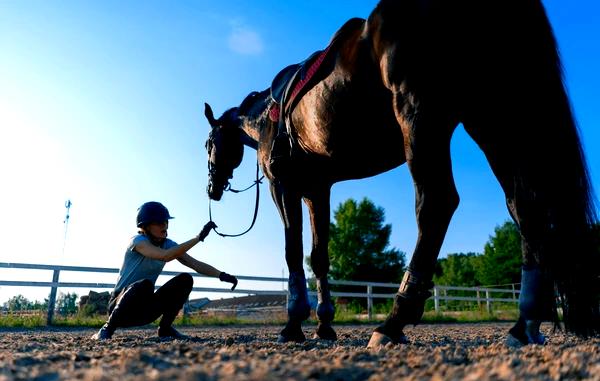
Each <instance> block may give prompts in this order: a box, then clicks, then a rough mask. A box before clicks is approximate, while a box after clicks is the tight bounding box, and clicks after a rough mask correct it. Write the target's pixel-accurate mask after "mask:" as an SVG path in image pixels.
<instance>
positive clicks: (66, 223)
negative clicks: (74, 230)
mask: <svg viewBox="0 0 600 381" xmlns="http://www.w3.org/2000/svg"><path fill="white" fill-rule="evenodd" d="M72 205H73V203H72V202H71V200H67V201H66V202H65V208H67V215H66V216H65V220H64V221H63V223H64V224H65V237H64V239H63V249H62V254H63V259H64V257H65V246H66V245H67V230H68V229H69V218H70V215H69V211H70V210H71V206H72Z"/></svg>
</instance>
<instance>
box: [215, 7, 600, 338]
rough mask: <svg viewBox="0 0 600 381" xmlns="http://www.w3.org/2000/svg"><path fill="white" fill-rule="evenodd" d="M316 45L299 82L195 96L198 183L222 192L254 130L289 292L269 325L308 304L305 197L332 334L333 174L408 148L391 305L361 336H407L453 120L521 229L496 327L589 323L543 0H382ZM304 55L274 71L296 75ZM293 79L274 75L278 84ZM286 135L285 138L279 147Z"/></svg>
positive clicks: (384, 162) (435, 241) (572, 129)
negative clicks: (218, 106) (403, 246)
mask: <svg viewBox="0 0 600 381" xmlns="http://www.w3.org/2000/svg"><path fill="white" fill-rule="evenodd" d="M327 51H328V53H327V55H326V57H325V58H323V59H322V61H324V62H322V67H321V68H318V69H316V74H315V75H314V77H313V79H312V80H308V81H304V82H305V83H304V85H305V86H304V87H303V88H302V89H301V90H300V91H296V93H298V94H296V96H295V97H289V96H288V97H287V99H286V97H281V96H280V94H281V93H282V91H281V88H282V83H281V80H278V81H274V82H273V84H272V85H271V87H270V88H268V89H266V90H263V91H259V92H252V93H251V94H249V95H248V96H247V97H246V98H245V99H244V100H243V102H242V103H241V104H240V105H239V106H237V107H233V108H231V109H229V110H227V111H225V112H224V113H223V114H222V116H220V117H219V118H218V119H217V118H215V117H214V114H213V111H212V109H211V107H210V106H209V105H208V104H205V116H206V118H207V120H208V122H209V124H210V126H211V131H210V133H209V138H208V141H207V150H208V156H209V185H208V188H207V190H208V195H209V197H210V198H211V199H213V200H219V199H220V198H221V196H222V194H223V191H224V189H225V188H226V187H227V186H228V184H229V179H230V178H232V176H233V170H234V169H235V168H236V167H237V166H238V165H239V164H240V162H241V160H242V155H243V146H244V145H246V146H249V147H251V148H253V149H256V150H257V160H258V163H259V164H260V167H261V170H262V172H263V173H264V175H265V176H266V177H267V179H268V181H269V187H270V191H271V195H272V197H273V200H274V202H275V204H276V206H277V209H278V211H279V213H280V216H281V220H282V222H283V226H284V234H285V258H286V262H287V266H288V268H289V281H288V285H289V292H290V298H289V302H288V306H287V309H288V321H287V323H286V325H285V327H284V328H283V329H282V331H281V333H280V335H279V338H278V340H279V341H280V342H288V341H295V342H301V341H303V340H305V336H304V334H303V332H302V328H301V324H302V322H303V321H304V320H306V319H307V318H308V317H309V313H310V307H309V303H308V296H307V289H306V279H305V274H304V271H303V266H302V265H303V248H302V212H301V209H302V200H303V201H304V203H305V204H306V206H307V208H308V211H309V216H310V222H311V228H312V249H311V253H310V264H311V268H312V271H313V272H314V275H315V278H316V284H317V290H318V305H317V308H316V315H317V317H318V319H319V323H318V326H317V329H316V337H317V338H321V339H324V340H336V333H335V330H334V329H333V327H332V321H333V318H334V314H335V310H334V306H333V303H332V300H331V296H330V287H329V283H328V280H327V274H328V270H329V259H328V253H327V243H328V238H329V236H328V235H329V223H330V192H331V187H332V185H333V184H334V183H336V182H339V181H344V180H348V179H360V178H365V177H369V176H375V175H377V174H380V173H382V172H385V171H388V170H390V169H392V168H395V167H398V166H400V165H402V164H405V163H406V164H407V165H408V168H409V170H410V174H411V176H412V179H413V182H414V188H415V211H416V220H417V227H418V237H417V240H416V246H415V248H414V251H413V255H412V258H411V261H410V263H409V266H408V268H407V270H406V271H405V273H404V276H403V278H402V282H401V285H400V287H399V289H398V292H397V293H396V295H395V297H394V304H393V307H392V310H391V312H390V313H389V315H388V316H387V318H386V320H385V321H384V322H383V323H382V324H380V325H379V326H378V327H377V328H375V330H374V332H373V333H372V336H371V338H370V341H369V344H368V346H369V347H378V346H381V345H385V344H387V343H390V342H391V343H394V344H398V343H407V342H409V340H408V338H407V337H406V335H405V334H404V328H405V327H406V326H407V325H410V324H417V323H419V321H420V319H421V317H422V315H423V312H424V305H425V301H426V299H427V298H429V297H430V296H431V292H430V290H431V288H432V287H433V283H432V278H433V273H434V268H435V265H436V261H437V257H438V255H439V251H440V248H441V245H442V242H443V240H444V237H445V234H446V230H447V228H448V225H449V223H450V219H451V217H452V215H453V213H454V211H455V210H456V209H457V207H458V205H459V195H458V192H457V190H456V187H455V184H454V180H453V174H452V167H451V157H450V139H451V137H452V134H453V132H454V130H455V128H456V127H457V126H458V125H459V124H462V125H463V127H464V129H465V131H466V132H467V133H468V135H469V136H470V137H471V138H472V139H473V140H474V141H475V143H476V144H477V145H478V147H479V148H480V149H481V150H482V151H483V153H484V155H485V157H486V159H487V161H488V163H489V165H490V167H491V170H492V172H493V174H494V175H495V177H496V178H497V180H498V182H499V184H500V186H501V188H502V190H503V192H504V195H505V199H506V205H507V208H508V211H509V214H510V215H511V217H512V219H513V220H514V222H515V223H516V224H517V226H518V228H519V232H520V235H521V238H522V243H523V244H522V259H523V265H522V269H521V291H520V296H519V317H518V320H517V321H516V323H515V324H514V326H512V328H510V329H509V331H508V333H507V338H506V340H507V343H508V344H510V345H515V346H518V345H528V344H543V343H544V341H545V337H544V336H543V335H542V334H541V332H540V324H541V322H542V321H553V322H554V323H555V328H556V327H560V319H559V313H562V321H563V326H564V328H565V330H566V331H567V332H570V333H573V334H576V335H578V336H582V337H589V336H591V335H596V334H598V333H599V332H600V323H599V322H600V318H599V316H600V313H599V302H598V295H599V292H598V291H599V289H600V287H599V285H598V283H599V281H598V280H599V277H598V268H599V266H598V264H599V261H598V255H597V249H596V248H595V247H594V246H593V243H592V242H593V238H592V236H591V233H590V232H591V228H590V227H591V226H593V225H594V224H596V223H597V221H598V218H597V215H596V207H595V203H594V201H595V200H594V193H593V190H592V188H591V183H590V180H589V174H588V169H587V164H586V158H585V155H584V150H583V148H582V145H581V142H580V137H579V132H578V129H577V126H576V122H575V119H574V115H573V112H572V110H571V105H570V101H569V98H568V95H567V91H566V87H565V84H564V79H563V73H562V67H561V60H560V57H559V53H558V46H557V43H556V41H555V37H554V33H553V31H552V27H551V25H550V22H549V20H548V17H547V15H546V11H545V9H544V7H543V5H542V3H541V1H540V0H506V1H502V2H486V1H466V0H380V2H379V3H378V4H377V5H376V7H375V8H374V9H373V10H372V12H371V13H370V15H369V16H368V18H367V19H358V18H357V19H351V20H349V21H348V22H347V23H346V24H345V25H344V26H342V28H340V30H338V32H336V34H335V36H334V37H333V38H332V42H331V44H330V45H329V47H328V48H327ZM321 58H322V56H321ZM302 66H303V65H300V66H299V65H293V66H290V67H288V68H286V69H284V70H283V71H282V72H281V73H280V74H278V75H277V77H276V79H277V78H281V77H284V78H290V77H292V78H294V77H298V76H300V77H302V74H297V73H298V72H300V71H301V70H300V69H301V67H302ZM299 67H300V69H299ZM311 68H312V67H311ZM292 69H293V70H292ZM305 71H306V69H305ZM313 71H315V70H313ZM290 72H294V73H295V74H294V75H290V74H289V73H290ZM300 82H302V81H300ZM292 87H293V85H292V83H291V82H290V83H288V82H285V83H283V88H284V89H285V91H284V92H283V93H284V94H289V93H291V92H293V89H292ZM296 90H297V89H296ZM274 94H277V96H275V95H274ZM282 126H283V127H282ZM281 136H283V137H284V139H283V141H286V140H289V144H288V145H283V152H288V151H289V152H288V155H287V157H286V158H285V160H281V161H278V160H279V159H278V160H274V156H275V155H274V152H275V151H282V149H281V146H280V147H279V148H277V147H276V146H277V144H276V142H277V140H278V138H279V137H281ZM280 140H281V139H280Z"/></svg>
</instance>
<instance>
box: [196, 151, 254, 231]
mask: <svg viewBox="0 0 600 381" xmlns="http://www.w3.org/2000/svg"><path fill="white" fill-rule="evenodd" d="M209 170H210V160H209ZM258 174H259V169H258V161H256V180H254V182H253V183H252V184H251V185H249V186H248V187H246V188H244V189H241V190H240V189H233V188H231V184H230V183H229V181H228V182H227V185H226V186H225V190H224V191H225V192H227V191H229V192H233V193H241V192H245V191H247V190H249V189H250V188H252V187H253V186H256V201H255V205H254V216H253V217H252V223H251V224H250V226H249V227H248V229H246V230H244V231H243V232H241V233H238V234H225V233H221V232H219V231H218V230H217V228H216V227H215V228H213V230H214V231H215V233H217V234H218V235H220V236H221V237H239V236H242V235H244V234H246V233H248V232H249V231H250V229H252V228H253V227H254V223H255V222H256V216H258V204H259V199H260V187H259V184H262V179H264V178H265V176H264V175H263V176H261V177H260V178H259V177H258ZM211 205H212V200H211V199H210V197H209V198H208V219H209V220H210V221H213V219H212V210H211ZM213 222H214V221H213ZM215 225H216V224H215Z"/></svg>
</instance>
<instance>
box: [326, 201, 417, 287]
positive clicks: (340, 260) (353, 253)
mask: <svg viewBox="0 0 600 381" xmlns="http://www.w3.org/2000/svg"><path fill="white" fill-rule="evenodd" d="M334 219H335V222H334V223H331V224H330V238H329V258H330V263H331V267H330V274H331V277H332V278H333V279H340V280H342V279H343V280H355V281H376V282H400V280H401V278H402V273H403V271H404V267H405V262H406V255H405V254H404V253H403V252H401V251H399V250H398V249H396V248H388V246H389V239H390V234H391V233H392V226H391V225H390V224H384V220H385V212H384V210H383V208H381V207H376V206H375V205H374V204H373V202H371V201H370V200H369V199H367V198H364V199H363V200H362V201H361V202H360V203H357V202H356V201H355V200H353V199H348V200H347V201H345V202H344V203H342V204H340V205H339V206H338V208H337V209H336V210H335V211H334Z"/></svg>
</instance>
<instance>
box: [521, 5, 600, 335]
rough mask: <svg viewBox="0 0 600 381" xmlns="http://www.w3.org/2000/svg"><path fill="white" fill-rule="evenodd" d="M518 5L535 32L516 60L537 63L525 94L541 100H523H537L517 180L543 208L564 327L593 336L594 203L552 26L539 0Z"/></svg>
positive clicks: (598, 322) (599, 267)
mask: <svg viewBox="0 0 600 381" xmlns="http://www.w3.org/2000/svg"><path fill="white" fill-rule="evenodd" d="M519 1H522V0H519ZM521 4H527V5H525V8H526V9H527V10H526V11H527V12H532V13H531V15H532V20H533V22H534V24H537V25H534V27H537V29H535V30H537V31H539V32H537V33H535V34H533V37H530V38H532V41H529V43H532V42H533V43H534V48H531V47H530V46H531V45H530V46H529V47H527V48H526V49H529V50H530V51H529V52H528V53H526V54H527V55H528V56H529V57H527V56H526V57H523V59H524V60H527V59H531V61H532V62H533V63H534V65H535V67H536V69H535V70H536V73H535V74H533V75H531V76H530V77H527V78H523V80H524V81H531V82H529V83H530V85H529V86H531V87H532V88H535V89H536V90H535V91H533V92H531V93H530V94H529V95H530V96H531V95H533V96H534V97H539V98H540V99H532V100H530V104H533V103H537V105H536V106H533V109H534V110H535V111H534V112H536V111H537V112H536V114H537V115H536V116H535V118H537V122H538V123H536V125H537V126H539V127H537V128H535V129H532V130H531V131H529V132H524V134H525V144H526V145H527V146H526V147H523V148H524V150H525V151H527V152H528V154H527V156H528V158H527V159H528V160H527V161H528V162H529V163H530V166H529V168H527V169H525V171H524V172H525V173H526V174H527V176H528V178H527V179H523V180H525V181H524V182H525V183H527V182H530V184H528V185H529V189H530V192H531V196H530V197H533V198H532V199H533V200H536V201H537V200H542V204H543V205H546V207H545V208H544V209H545V210H544V211H543V213H544V214H545V216H544V217H543V218H544V219H545V220H546V221H548V226H542V227H540V229H542V231H544V232H545V233H544V235H545V236H546V237H545V238H543V242H542V244H541V250H540V255H541V256H542V257H541V258H539V259H540V262H541V264H542V266H543V267H546V268H547V269H548V270H549V272H550V274H551V276H552V278H553V280H554V284H555V287H556V290H557V293H558V296H559V297H558V307H560V308H562V312H563V321H564V325H565V328H566V329H567V331H570V332H573V333H576V334H578V335H581V336H588V335H594V334H598V333H600V312H599V310H600V309H599V305H600V277H599V275H600V260H599V256H600V247H598V242H597V238H596V237H594V234H598V232H595V233H594V229H596V228H597V223H598V216H597V213H596V200H595V198H594V192H593V190H592V186H591V182H590V177H589V173H588V168H587V164H586V159H585V154H584V150H583V146H582V144H581V140H580V135H579V131H578V128H577V125H576V122H575V118H574V116H573V112H572V109H571V105H570V102H569V99H568V95H567V91H566V88H565V85H564V77H563V70H562V64H561V60H560V56H559V53H558V47H557V43H556V40H555V37H554V33H553V31H552V27H551V26H550V23H549V21H548V18H547V15H546V12H545V10H544V8H543V5H542V4H541V1H539V0H528V1H525V2H523V3H521ZM527 27H531V25H528V26H527ZM524 50H525V49H524ZM536 61H537V62H538V64H536ZM525 83H527V82H525ZM540 119H541V120H540ZM528 134H529V135H528ZM527 156H526V157H527Z"/></svg>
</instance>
